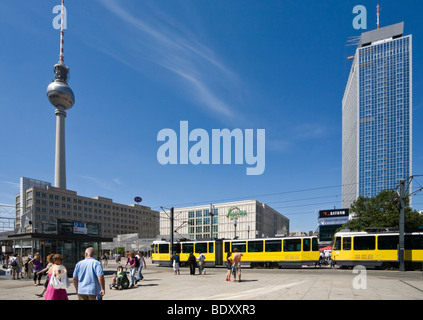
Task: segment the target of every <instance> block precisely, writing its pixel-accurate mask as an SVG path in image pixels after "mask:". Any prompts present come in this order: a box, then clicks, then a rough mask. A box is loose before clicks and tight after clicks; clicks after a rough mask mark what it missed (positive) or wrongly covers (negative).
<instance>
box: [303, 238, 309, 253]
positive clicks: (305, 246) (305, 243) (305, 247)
mask: <svg viewBox="0 0 423 320" xmlns="http://www.w3.org/2000/svg"><path fill="white" fill-rule="evenodd" d="M303 251H310V239H303Z"/></svg>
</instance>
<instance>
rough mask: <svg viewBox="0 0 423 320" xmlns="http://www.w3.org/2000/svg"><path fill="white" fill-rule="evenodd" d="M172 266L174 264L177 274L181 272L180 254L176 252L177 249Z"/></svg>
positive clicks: (174, 252)
mask: <svg viewBox="0 0 423 320" xmlns="http://www.w3.org/2000/svg"><path fill="white" fill-rule="evenodd" d="M172 260H173V263H172V266H173V271H175V276H176V275H177V274H178V275H180V273H179V255H178V254H177V253H176V251H173V255H172Z"/></svg>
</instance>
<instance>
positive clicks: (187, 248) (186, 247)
mask: <svg viewBox="0 0 423 320" xmlns="http://www.w3.org/2000/svg"><path fill="white" fill-rule="evenodd" d="M190 252H194V244H193V243H183V244H182V253H190Z"/></svg>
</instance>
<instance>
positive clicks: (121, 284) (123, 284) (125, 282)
mask: <svg viewBox="0 0 423 320" xmlns="http://www.w3.org/2000/svg"><path fill="white" fill-rule="evenodd" d="M109 288H110V290H111V289H112V288H115V289H118V290H122V289H128V288H129V278H128V275H127V269H126V268H125V271H124V272H123V277H122V278H118V279H117V281H116V283H114V284H110V285H109Z"/></svg>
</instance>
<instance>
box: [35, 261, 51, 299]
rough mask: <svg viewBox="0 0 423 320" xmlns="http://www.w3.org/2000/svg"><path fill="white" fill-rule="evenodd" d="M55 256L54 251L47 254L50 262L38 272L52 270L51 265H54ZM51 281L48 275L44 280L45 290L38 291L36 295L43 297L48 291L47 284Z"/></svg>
mask: <svg viewBox="0 0 423 320" xmlns="http://www.w3.org/2000/svg"><path fill="white" fill-rule="evenodd" d="M53 256H54V254H53V253H50V254H49V255H48V256H47V263H48V264H47V267H45V268H44V269H43V270H40V271H38V273H44V272H48V271H49V270H50V267H51V266H52V265H53ZM49 281H50V278H49V277H48V276H47V277H46V281H45V282H44V289H43V292H41V293H36V294H35V295H36V296H37V297H40V298H42V297H43V296H44V293H45V292H46V291H47V286H48V283H49Z"/></svg>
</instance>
